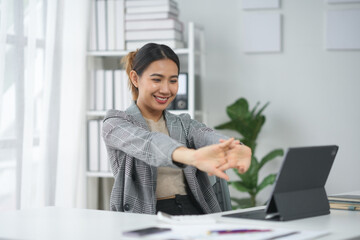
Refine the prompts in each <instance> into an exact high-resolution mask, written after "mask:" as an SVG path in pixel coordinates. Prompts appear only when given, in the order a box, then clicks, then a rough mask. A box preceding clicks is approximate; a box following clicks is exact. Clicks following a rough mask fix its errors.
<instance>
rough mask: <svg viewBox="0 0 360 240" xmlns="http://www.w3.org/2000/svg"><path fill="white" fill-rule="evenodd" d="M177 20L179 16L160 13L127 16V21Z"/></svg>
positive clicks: (127, 14)
mask: <svg viewBox="0 0 360 240" xmlns="http://www.w3.org/2000/svg"><path fill="white" fill-rule="evenodd" d="M168 18H177V15H175V14H172V13H170V12H159V13H142V14H129V13H126V14H125V20H126V21H129V20H151V19H168Z"/></svg>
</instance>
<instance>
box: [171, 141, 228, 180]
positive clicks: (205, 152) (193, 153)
mask: <svg viewBox="0 0 360 240" xmlns="http://www.w3.org/2000/svg"><path fill="white" fill-rule="evenodd" d="M233 141H234V139H233V138H230V139H228V140H226V141H223V142H222V143H219V144H213V145H209V146H205V147H202V148H199V149H196V150H194V149H188V148H185V147H180V148H177V149H176V150H175V151H174V152H173V160H174V161H176V162H180V163H183V164H187V165H191V166H194V167H196V168H197V169H199V170H201V171H204V172H207V173H208V174H209V175H215V176H217V177H220V178H223V179H225V180H227V181H228V180H229V176H228V175H227V174H226V173H225V172H224V170H220V169H219V167H220V166H223V165H224V164H225V163H226V162H227V159H226V151H227V150H228V149H229V148H230V145H231V144H232V142H233Z"/></svg>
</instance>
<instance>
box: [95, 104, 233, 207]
mask: <svg viewBox="0 0 360 240" xmlns="http://www.w3.org/2000/svg"><path fill="white" fill-rule="evenodd" d="M164 118H165V121H166V126H167V128H168V131H169V135H170V137H169V136H167V135H165V134H163V133H158V132H150V130H149V128H148V126H147V124H146V121H145V119H144V118H143V116H142V114H141V112H140V110H139V108H138V107H137V105H135V104H133V105H132V106H130V107H129V108H128V109H127V110H126V111H118V110H109V111H108V112H107V114H106V116H105V118H104V124H103V129H102V136H103V139H104V141H105V144H106V148H107V152H108V158H109V161H110V164H111V169H112V172H113V175H114V178H115V182H114V186H113V189H112V192H111V197H110V208H111V210H113V211H121V212H125V211H126V212H133V213H146V214H155V213H156V194H155V190H156V178H157V167H159V166H169V167H175V168H179V167H180V168H183V169H184V175H185V179H186V181H187V183H188V186H189V188H190V190H191V192H192V194H193V196H194V197H195V199H196V201H197V202H198V203H199V205H200V206H201V208H202V210H203V211H204V213H214V212H220V211H221V209H220V206H219V203H218V201H217V199H216V196H215V193H214V191H213V188H212V186H211V184H210V182H209V178H208V176H207V173H205V172H202V171H200V170H198V169H197V168H195V167H192V166H186V165H182V164H177V163H174V162H173V161H172V158H171V155H172V153H173V151H174V150H175V149H176V148H178V147H180V146H186V147H188V148H193V149H197V148H201V147H203V146H207V145H210V144H214V143H219V139H220V138H222V139H228V137H226V136H224V135H221V134H218V133H216V132H215V131H214V130H212V129H210V128H208V127H206V126H205V125H204V124H202V123H200V122H198V121H196V120H192V119H191V118H190V115H188V114H181V115H174V114H171V113H170V112H168V111H166V110H165V111H164Z"/></svg>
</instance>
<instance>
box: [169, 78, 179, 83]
mask: <svg viewBox="0 0 360 240" xmlns="http://www.w3.org/2000/svg"><path fill="white" fill-rule="evenodd" d="M177 81H178V80H177V79H174V80H170V82H171V83H177Z"/></svg>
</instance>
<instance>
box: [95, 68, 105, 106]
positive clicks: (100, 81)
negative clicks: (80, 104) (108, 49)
mask: <svg viewBox="0 0 360 240" xmlns="http://www.w3.org/2000/svg"><path fill="white" fill-rule="evenodd" d="M104 75H105V73H104V70H97V71H96V79H95V87H96V95H95V109H96V110H98V111H102V110H104V108H105V104H104V103H105V76H104Z"/></svg>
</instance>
